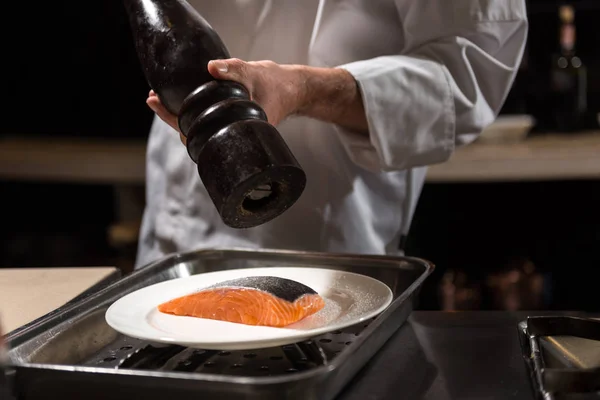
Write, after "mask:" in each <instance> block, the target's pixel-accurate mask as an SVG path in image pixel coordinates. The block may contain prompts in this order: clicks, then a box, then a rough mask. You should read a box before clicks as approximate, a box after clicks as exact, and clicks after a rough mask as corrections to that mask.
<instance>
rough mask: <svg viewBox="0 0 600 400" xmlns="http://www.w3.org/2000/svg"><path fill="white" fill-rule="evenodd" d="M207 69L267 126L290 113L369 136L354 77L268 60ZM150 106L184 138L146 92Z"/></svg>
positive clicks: (340, 71)
mask: <svg viewBox="0 0 600 400" xmlns="http://www.w3.org/2000/svg"><path fill="white" fill-rule="evenodd" d="M208 71H209V73H210V74H211V75H212V76H213V77H214V78H215V79H220V80H230V81H234V82H237V83H240V84H241V85H243V86H245V87H246V89H247V90H248V92H249V93H250V98H251V99H252V100H253V101H255V102H256V103H258V104H259V105H260V106H261V107H262V108H263V110H264V111H265V113H266V114H267V119H268V121H269V123H271V124H272V125H274V126H277V125H278V124H279V123H280V122H281V121H283V120H284V119H286V118H287V117H289V116H291V115H294V114H296V115H304V116H308V117H311V118H315V119H318V120H321V121H325V122H332V123H335V124H338V125H341V126H344V127H346V128H348V129H352V130H355V131H356V132H362V133H365V134H366V133H367V132H368V125H367V118H366V116H365V111H364V108H363V104H362V98H361V94H360V91H359V89H358V85H357V83H356V81H355V80H354V77H353V76H352V75H351V74H350V73H349V72H348V71H346V70H344V69H340V68H314V67H309V66H304V65H282V64H276V63H274V62H272V61H255V62H245V61H242V60H239V59H235V58H234V59H227V60H213V61H211V62H209V63H208ZM146 103H147V104H148V106H149V107H150V108H151V109H152V110H153V111H154V112H155V113H156V114H157V115H158V116H159V117H160V118H161V119H162V120H163V121H165V122H166V123H167V124H169V125H170V126H171V127H172V128H173V129H175V130H176V131H178V132H179V137H180V139H181V141H182V142H183V144H186V140H185V137H184V136H183V134H182V133H181V130H180V129H179V126H178V123H177V116H175V115H173V114H171V113H170V112H168V111H167V110H166V109H165V108H164V107H163V105H162V104H161V102H160V100H159V99H158V97H157V96H156V94H155V93H154V92H152V91H150V95H149V96H148V99H147V100H146Z"/></svg>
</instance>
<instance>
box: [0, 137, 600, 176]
mask: <svg viewBox="0 0 600 400" xmlns="http://www.w3.org/2000/svg"><path fill="white" fill-rule="evenodd" d="M145 168H146V141H145V140H137V141H135V140H102V139H85V140H83V139H73V138H64V137H62V138H61V137H58V138H54V137H53V138H51V139H49V138H39V137H37V138H31V137H26V138H23V137H6V136H5V137H2V138H0V179H7V180H35V181H58V182H74V183H101V184H129V185H131V184H133V185H144V183H145V179H146V171H145ZM597 178H600V132H590V133H584V134H573V135H544V136H539V137H535V138H531V139H527V140H524V141H522V142H518V143H511V144H508V143H506V144H488V143H474V144H471V145H469V146H465V147H463V148H460V149H458V150H457V151H456V153H455V154H454V156H453V157H452V158H451V159H450V160H449V161H448V162H446V163H443V164H438V165H434V166H431V167H430V168H429V172H428V175H427V181H428V182H501V181H534V180H535V181H540V180H580V179H597Z"/></svg>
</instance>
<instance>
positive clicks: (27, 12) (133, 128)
mask: <svg viewBox="0 0 600 400" xmlns="http://www.w3.org/2000/svg"><path fill="white" fill-rule="evenodd" d="M7 3H8V4H9V5H8V6H7V9H5V8H4V5H3V11H2V16H3V18H2V24H3V27H4V28H5V29H6V31H5V32H6V34H4V35H2V37H1V38H0V40H1V43H2V49H3V57H2V64H3V65H2V75H3V86H4V88H8V92H7V93H8V94H9V96H8V99H5V102H4V103H5V104H6V100H8V101H9V105H8V113H7V114H8V118H4V121H3V123H2V124H0V133H11V134H13V133H17V134H36V135H38V134H48V135H55V134H68V135H74V136H83V137H87V136H105V137H110V138H118V137H142V138H145V137H146V136H147V133H148V129H149V126H150V122H151V117H152V114H151V112H150V110H148V108H147V106H146V104H145V99H146V96H147V94H148V86H147V84H146V83H145V81H144V79H143V76H142V71H141V68H140V66H139V64H138V62H137V58H136V55H135V53H134V48H133V41H132V39H131V35H130V32H129V26H128V21H127V20H126V17H125V10H124V8H123V3H122V1H120V0H84V1H81V0H62V1H39V0H38V1H33V2H30V1H9V2H7ZM5 93H6V92H5ZM5 107H6V106H5ZM5 110H6V108H5Z"/></svg>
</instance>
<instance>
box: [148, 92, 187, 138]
mask: <svg viewBox="0 0 600 400" xmlns="http://www.w3.org/2000/svg"><path fill="white" fill-rule="evenodd" d="M146 104H148V107H150V109H151V110H152V111H154V112H155V113H156V115H158V117H159V118H160V119H162V120H163V121H165V122H166V123H167V124H169V125H170V126H171V128H173V129H175V130H176V131H179V125H178V123H177V116H176V115H173V114H171V113H170V112H169V111H167V109H166V108H165V107H164V106H163V105H162V104H161V102H160V100H158V97H156V96H152V97H148V99H147V100H146Z"/></svg>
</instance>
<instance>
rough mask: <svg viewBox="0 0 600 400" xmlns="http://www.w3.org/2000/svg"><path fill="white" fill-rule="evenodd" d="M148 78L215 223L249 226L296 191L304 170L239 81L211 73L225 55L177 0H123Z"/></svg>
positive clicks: (271, 214) (277, 210) (273, 213)
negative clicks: (174, 124)
mask: <svg viewBox="0 0 600 400" xmlns="http://www.w3.org/2000/svg"><path fill="white" fill-rule="evenodd" d="M124 1H125V6H126V10H127V13H128V15H129V21H130V24H131V28H132V33H133V38H134V40H135V47H136V51H137V54H138V57H139V60H140V62H141V64H142V67H143V70H144V75H145V77H146V80H147V81H148V84H149V85H150V87H151V88H152V90H154V91H155V92H156V94H157V96H158V98H159V99H160V101H161V102H162V104H163V105H164V106H165V108H166V109H167V110H169V111H170V112H171V113H173V114H175V115H177V116H178V121H179V128H180V130H181V132H182V134H183V135H184V136H185V137H186V139H187V150H188V154H189V156H190V157H191V159H192V160H193V161H194V162H195V163H196V164H197V167H198V173H199V175H200V178H201V179H202V182H203V184H204V186H205V187H206V189H207V191H208V193H209V195H210V197H211V199H212V201H213V203H214V205H215V207H216V208H217V210H218V212H219V214H220V215H221V218H222V220H223V222H224V223H225V224H226V225H228V226H230V227H233V228H250V227H254V226H258V225H261V224H263V223H265V222H268V221H270V220H272V219H273V218H275V217H277V216H278V215H280V214H281V213H283V212H284V211H285V210H286V209H288V208H289V207H290V206H292V205H293V204H294V203H295V202H296V200H298V198H299V197H300V195H301V194H302V192H303V190H304V187H305V185H306V175H305V174H304V171H303V170H302V167H300V165H299V164H298V161H297V160H296V158H295V157H294V155H293V154H292V152H291V151H290V149H289V148H288V146H287V144H286V143H285V141H284V140H283V138H282V137H281V135H280V134H279V132H278V131H277V129H275V127H273V126H272V125H271V124H269V123H268V122H267V116H266V114H265V112H264V110H263V109H262V108H261V107H260V106H259V105H258V104H256V103H255V102H253V101H251V100H250V96H249V93H248V91H247V90H246V88H245V87H244V86H243V85H240V84H238V83H236V82H232V81H223V80H216V79H214V78H213V77H212V76H211V75H210V73H209V72H208V67H207V65H208V62H209V61H210V60H215V59H226V58H230V55H229V51H228V50H227V48H226V47H225V44H224V43H223V41H222V40H221V38H220V37H219V35H218V34H217V33H216V32H215V31H214V29H213V28H212V27H211V26H210V25H209V24H208V23H207V22H206V21H205V20H204V18H202V16H200V14H199V13H198V12H196V10H195V9H194V8H193V7H192V6H191V5H190V4H189V3H187V2H186V1H185V0H124Z"/></svg>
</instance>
